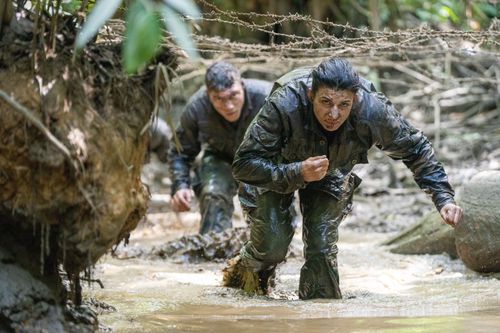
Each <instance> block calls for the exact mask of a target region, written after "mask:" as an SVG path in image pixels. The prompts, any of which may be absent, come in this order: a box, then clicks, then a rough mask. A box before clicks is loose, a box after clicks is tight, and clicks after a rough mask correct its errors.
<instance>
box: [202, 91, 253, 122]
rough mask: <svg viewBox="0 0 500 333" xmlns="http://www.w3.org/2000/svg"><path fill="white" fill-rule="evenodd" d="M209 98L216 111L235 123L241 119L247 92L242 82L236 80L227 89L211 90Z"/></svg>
mask: <svg viewBox="0 0 500 333" xmlns="http://www.w3.org/2000/svg"><path fill="white" fill-rule="evenodd" d="M208 98H209V99H210V103H212V105H213V107H214V109H215V111H217V113H218V114H220V115H221V116H222V117H223V118H224V119H226V120H227V121H229V122H231V123H233V122H235V121H237V120H238V119H240V115H241V110H242V109H243V103H244V102H245V93H244V90H243V85H242V84H241V82H235V83H234V84H233V85H232V86H231V87H230V88H228V89H225V90H209V91H208Z"/></svg>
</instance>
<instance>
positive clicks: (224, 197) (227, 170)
mask: <svg viewBox="0 0 500 333" xmlns="http://www.w3.org/2000/svg"><path fill="white" fill-rule="evenodd" d="M193 189H194V192H195V194H196V197H197V199H198V202H199V203H200V213H201V223H200V234H206V233H208V232H211V231H215V232H221V231H224V230H225V229H229V228H231V227H232V225H233V224H232V216H233V212H234V205H233V197H234V196H235V195H236V192H237V183H236V181H235V180H234V178H233V175H232V172H231V162H229V161H226V160H225V159H222V158H220V157H218V156H217V155H214V154H211V153H209V152H205V154H204V155H203V158H202V160H201V163H200V166H199V167H198V168H197V169H196V178H195V180H194V182H193Z"/></svg>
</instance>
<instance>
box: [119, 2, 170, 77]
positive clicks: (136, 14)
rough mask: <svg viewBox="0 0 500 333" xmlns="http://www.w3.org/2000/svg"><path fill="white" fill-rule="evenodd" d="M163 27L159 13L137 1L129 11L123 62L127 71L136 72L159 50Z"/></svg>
mask: <svg viewBox="0 0 500 333" xmlns="http://www.w3.org/2000/svg"><path fill="white" fill-rule="evenodd" d="M160 38H161V29H160V22H159V18H158V15H157V14H156V13H155V12H154V11H152V10H150V9H147V8H145V7H144V6H143V4H142V3H141V1H135V2H134V3H133V4H132V6H131V7H130V8H129V9H128V12H127V23H126V31H125V41H124V43H123V62H124V67H125V71H126V72H127V73H135V72H136V71H137V70H138V69H139V68H141V67H142V66H144V65H145V64H146V63H148V62H149V61H150V60H151V58H153V56H154V55H155V53H156V51H157V50H158V44H159V42H160Z"/></svg>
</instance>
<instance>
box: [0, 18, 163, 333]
mask: <svg viewBox="0 0 500 333" xmlns="http://www.w3.org/2000/svg"><path fill="white" fill-rule="evenodd" d="M21 23H22V24H29V23H30V22H27V21H26V20H25V21H23V22H21ZM21 23H20V24H21ZM22 24H21V28H22V26H23V25H22ZM14 26H15V25H12V26H11V27H14ZM61 29H63V30H62V31H60V38H59V37H58V41H57V43H56V44H55V47H54V49H51V50H50V52H49V51H48V49H47V48H45V46H44V45H42V44H43V43H42V42H40V45H38V44H36V43H33V41H32V38H33V35H32V33H31V30H30V31H27V30H26V31H25V30H23V29H20V28H19V27H17V28H16V29H14V28H8V27H5V29H4V30H3V33H2V35H1V40H0V90H1V93H2V95H1V97H2V98H0V115H1V116H0V117H1V120H0V187H1V188H2V191H1V193H0V235H1V236H0V253H1V259H0V265H1V266H2V267H1V270H0V327H2V328H3V329H5V330H7V331H16V332H72V331H73V328H72V327H73V326H74V325H77V324H74V323H81V324H82V325H81V326H78V327H77V328H74V331H75V332H86V331H95V330H96V329H97V319H96V316H95V314H93V313H91V312H88V313H87V312H86V311H87V310H85V309H83V308H81V307H80V305H81V301H82V300H81V284H82V283H83V281H81V280H85V276H84V275H86V276H89V275H90V274H89V272H90V270H91V267H92V265H93V264H94V263H95V262H96V261H97V260H98V259H99V258H100V257H101V256H102V255H103V254H104V253H106V252H107V251H108V250H109V249H110V248H111V247H112V246H113V245H115V244H116V243H118V242H119V241H120V240H122V239H124V238H125V237H126V236H127V235H128V234H129V232H130V231H131V230H133V229H134V228H135V227H136V225H137V224H138V222H139V221H140V219H141V217H143V216H144V214H145V212H146V208H147V203H148V199H149V192H148V191H147V188H146V187H145V186H144V184H143V183H142V182H141V180H140V172H141V167H142V165H143V164H144V160H145V156H146V149H147V144H148V139H149V138H148V135H147V131H143V129H144V128H147V125H148V121H149V120H150V118H151V114H152V111H153V109H154V98H153V96H154V95H155V89H161V87H155V80H154V75H155V71H154V66H152V67H151V68H147V69H145V70H144V71H143V72H141V73H140V74H138V75H135V76H130V77H129V76H126V75H125V74H124V73H123V71H122V68H121V61H120V54H121V52H120V42H119V41H113V42H111V41H110V42H103V43H99V44H94V45H92V46H89V47H88V48H86V49H85V50H84V51H83V52H82V53H81V54H79V55H76V56H75V55H74V47H73V38H74V35H71V32H68V31H66V30H64V27H61ZM58 36H59V35H58ZM38 46H39V47H38ZM163 56H164V59H158V61H162V60H165V62H166V63H168V62H171V61H172V60H171V59H170V58H169V57H170V54H169V53H168V52H165V53H164V54H163ZM144 133H146V134H144ZM84 272H87V273H86V274H83V273H84ZM81 274H82V275H81ZM80 275H81V277H82V279H80ZM75 327H76V326H75Z"/></svg>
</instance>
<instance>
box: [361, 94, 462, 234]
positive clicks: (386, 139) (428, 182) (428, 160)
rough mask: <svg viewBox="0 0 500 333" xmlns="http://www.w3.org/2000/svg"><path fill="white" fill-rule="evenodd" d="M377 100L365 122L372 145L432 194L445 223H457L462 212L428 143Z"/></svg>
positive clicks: (387, 104)
mask: <svg viewBox="0 0 500 333" xmlns="http://www.w3.org/2000/svg"><path fill="white" fill-rule="evenodd" d="M379 97H380V99H379V100H378V101H377V102H375V103H374V106H375V107H374V109H373V112H374V116H373V119H370V121H369V122H368V125H369V127H370V130H371V133H372V139H373V142H374V144H375V145H376V146H377V147H378V148H380V149H382V150H384V152H385V153H386V154H387V155H388V156H389V157H391V158H393V159H395V160H402V161H403V163H405V165H406V166H407V167H408V168H409V169H410V170H411V171H412V172H413V177H414V179H415V182H416V183H417V184H418V186H419V187H420V188H422V189H424V190H425V191H426V192H427V193H430V194H431V195H432V201H433V202H434V205H435V206H436V209H437V210H438V211H439V212H440V213H441V216H442V217H443V219H444V220H445V221H446V222H447V223H448V224H451V225H454V224H456V223H458V220H459V219H460V217H461V209H460V207H458V206H456V204H455V200H454V198H453V197H454V191H453V188H452V187H451V185H450V184H449V182H448V177H447V175H446V173H445V171H444V168H443V166H442V165H441V163H439V162H438V161H437V159H436V157H435V154H434V149H433V148H432V145H431V143H430V142H429V140H428V139H427V138H426V137H425V135H424V134H423V133H422V132H421V131H419V130H417V129H416V128H414V127H413V126H411V125H410V124H409V123H408V122H407V121H406V120H405V119H404V118H403V117H402V116H401V115H400V114H399V113H398V112H397V111H396V110H395V108H394V106H393V105H392V103H391V102H390V101H389V100H387V99H386V98H385V97H383V96H379ZM457 208H458V209H457Z"/></svg>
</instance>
